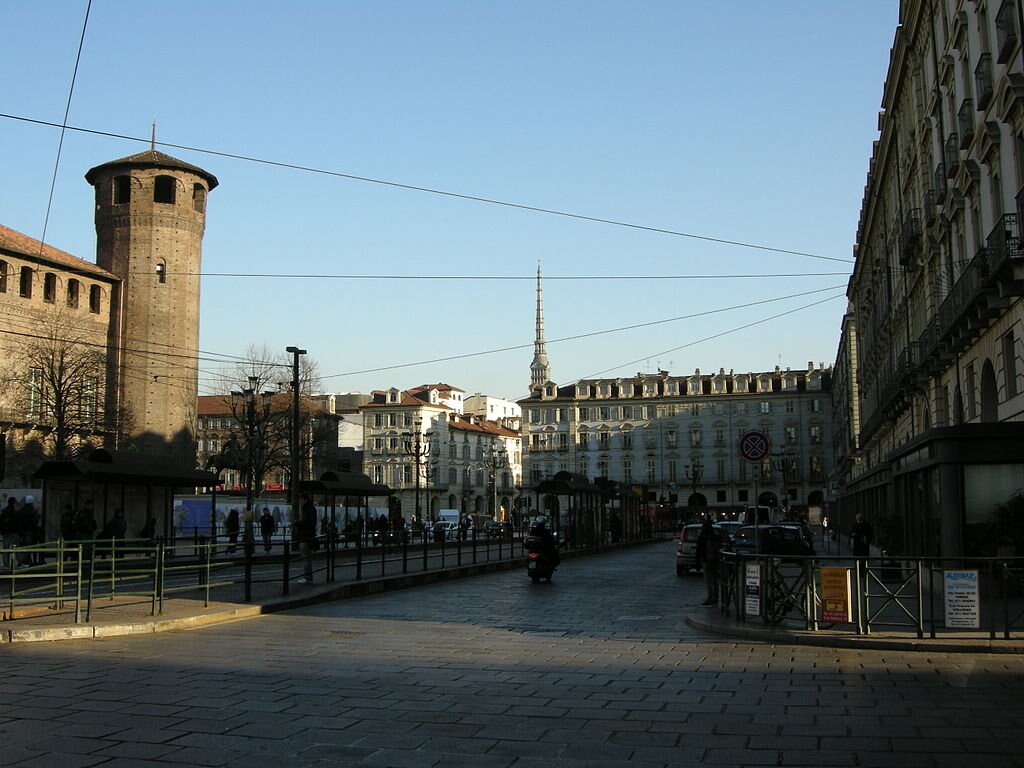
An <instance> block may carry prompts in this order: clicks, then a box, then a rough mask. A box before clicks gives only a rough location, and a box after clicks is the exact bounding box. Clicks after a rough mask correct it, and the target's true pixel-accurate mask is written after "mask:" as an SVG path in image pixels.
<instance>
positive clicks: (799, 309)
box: [561, 292, 846, 386]
mask: <svg viewBox="0 0 1024 768" xmlns="http://www.w3.org/2000/svg"><path fill="white" fill-rule="evenodd" d="M845 296H846V293H845V292H844V293H840V294H836V295H835V296H827V297H825V298H824V299H819V300H818V301H814V302H811V303H810V304H805V305H804V306H802V307H795V308H793V309H788V310H786V311H785V312H779V313H778V314H775V315H771V316H770V317H765V318H762V319H760V320H753V321H751V322H749V323H744V324H743V325H738V326H736V327H735V328H730V329H728V330H725V331H721V332H720V333H715V334H712V335H711V336H705V337H704V338H702V339H695V340H694V341H688V342H687V343H686V344H680V345H679V346H678V347H672V348H671V349H666V350H662V351H661V352H654V353H652V354H649V355H644V356H643V357H639V358H637V359H636V360H631V361H629V362H628V363H622V364H620V365H616V366H613V367H611V368H605V369H604V370H603V371H598V372H597V373H592V374H591V375H589V376H584V377H583V378H585V379H595V378H597V377H599V376H601V375H603V374H606V373H610V372H611V371H617V370H619V369H620V368H626V367H627V366H633V365H637V364H638V363H642V362H644V361H645V360H650V359H651V358H652V357H660V356H661V355H668V354H671V353H672V352H678V351H679V350H681V349H687V348H689V347H694V346H696V345H698V344H704V343H705V342H708V341H714V340H715V339H720V338H722V337H723V336H728V335H730V334H733V333H738V332H739V331H744V330H746V329H747V328H752V327H754V326H755V325H761V324H763V323H769V322H771V321H772V320H778V319H779V318H780V317H785V316H786V315H792V314H794V313H796V312H802V311H803V310H805V309H811V308H812V307H816V306H818V305H819V304H825V303H826V302H829V301H833V300H835V299H840V298H845ZM570 383H571V382H570ZM561 386H565V385H561Z"/></svg>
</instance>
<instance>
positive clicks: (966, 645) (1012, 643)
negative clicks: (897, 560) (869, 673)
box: [686, 616, 1024, 655]
mask: <svg viewBox="0 0 1024 768" xmlns="http://www.w3.org/2000/svg"><path fill="white" fill-rule="evenodd" d="M686 623H687V625H688V626H691V627H693V628H694V629H699V630H700V631H702V632H707V633H709V634H712V635H723V636H725V637H737V638H742V639H744V640H757V641H759V642H763V643H776V644H779V645H807V646H815V647H819V648H849V649H854V650H859V651H923V652H928V653H1000V654H1011V655H1013V654H1024V642H1022V641H1020V640H990V639H984V640H980V639H979V640H970V639H960V640H946V639H938V638H936V639H932V638H917V637H913V638H900V637H872V636H864V635H849V634H842V635H841V634H822V633H820V632H796V631H790V630H781V629H772V628H770V627H768V626H765V627H764V628H763V629H761V628H760V627H757V628H755V627H754V626H746V627H740V626H735V625H724V624H719V623H715V622H712V621H707V620H704V619H699V618H694V617H693V616H687V617H686Z"/></svg>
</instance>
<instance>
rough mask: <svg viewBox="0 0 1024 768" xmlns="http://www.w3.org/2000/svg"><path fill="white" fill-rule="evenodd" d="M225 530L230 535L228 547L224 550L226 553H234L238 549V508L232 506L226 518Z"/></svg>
mask: <svg viewBox="0 0 1024 768" xmlns="http://www.w3.org/2000/svg"><path fill="white" fill-rule="evenodd" d="M224 532H225V533H226V534H227V535H228V547H227V549H225V550H224V554H225V555H230V554H234V552H235V550H237V549H238V510H237V509H234V508H232V510H231V511H230V512H228V516H227V517H225V518H224Z"/></svg>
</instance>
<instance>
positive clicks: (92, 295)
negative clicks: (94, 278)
mask: <svg viewBox="0 0 1024 768" xmlns="http://www.w3.org/2000/svg"><path fill="white" fill-rule="evenodd" d="M89 311H90V312H92V313H93V314H97V315H98V314H99V312H100V287H99V286H98V285H90V286H89Z"/></svg>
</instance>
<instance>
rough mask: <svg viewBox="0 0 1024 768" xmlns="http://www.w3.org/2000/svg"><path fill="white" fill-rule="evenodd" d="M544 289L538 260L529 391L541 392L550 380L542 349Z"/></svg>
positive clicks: (546, 356)
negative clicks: (535, 326)
mask: <svg viewBox="0 0 1024 768" xmlns="http://www.w3.org/2000/svg"><path fill="white" fill-rule="evenodd" d="M543 291H544V288H543V286H542V284H541V274H540V260H539V259H538V261H537V328H536V338H535V339H534V342H533V363H531V364H530V391H531V392H533V391H538V390H543V389H544V385H545V384H547V383H548V382H549V381H550V380H551V366H550V365H549V364H548V354H547V351H546V350H545V348H544V292H543Z"/></svg>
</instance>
